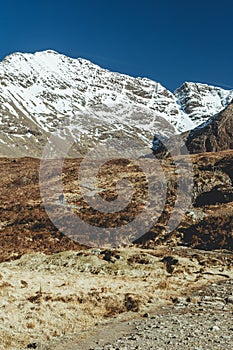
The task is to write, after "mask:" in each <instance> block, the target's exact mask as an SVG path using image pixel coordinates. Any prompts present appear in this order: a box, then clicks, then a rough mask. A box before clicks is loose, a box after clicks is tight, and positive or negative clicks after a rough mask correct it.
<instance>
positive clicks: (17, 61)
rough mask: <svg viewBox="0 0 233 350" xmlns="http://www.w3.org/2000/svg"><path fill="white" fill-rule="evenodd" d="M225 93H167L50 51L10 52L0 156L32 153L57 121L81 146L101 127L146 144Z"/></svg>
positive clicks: (185, 89) (203, 114)
mask: <svg viewBox="0 0 233 350" xmlns="http://www.w3.org/2000/svg"><path fill="white" fill-rule="evenodd" d="M232 96H233V92H232V91H227V90H224V89H221V88H216V87H209V86H207V85H203V84H194V83H185V84H183V85H182V86H181V87H180V88H179V89H177V90H176V92H175V94H173V93H171V92H170V91H168V90H167V89H166V88H165V87H163V86H162V85H161V84H160V83H158V82H155V81H152V80H149V79H146V78H132V77H130V76H127V75H123V74H119V73H113V72H110V71H108V70H105V69H102V68H100V67H99V66H97V65H95V64H93V63H91V62H89V61H87V60H84V59H72V58H69V57H66V56H65V55H61V54H58V53H57V52H54V51H44V52H37V53H35V54H23V53H15V54H12V55H10V56H8V57H6V58H5V59H4V60H3V61H2V62H1V63H0V156H4V155H5V156H23V155H29V156H40V155H41V153H42V150H43V147H44V145H45V144H46V142H47V140H48V137H49V135H50V133H55V132H56V133H57V132H58V131H57V128H62V127H64V125H65V126H66V130H68V131H69V132H71V133H72V134H73V136H74V138H75V141H76V150H78V151H79V152H81V153H85V152H86V150H87V148H88V147H94V146H95V145H96V144H97V143H104V142H105V140H106V139H107V138H108V137H109V135H110V136H113V135H115V136H116V137H118V138H119V137H128V138H130V139H131V140H132V143H133V141H134V140H135V141H140V142H141V143H142V145H144V147H151V144H152V140H153V138H154V135H160V137H162V138H163V137H166V138H167V137H170V136H171V135H174V134H176V133H180V132H182V131H186V130H190V129H192V128H194V127H195V126H197V125H199V124H200V123H202V122H203V121H205V120H207V119H208V118H209V117H211V116H212V115H214V114H216V113H217V112H218V111H220V110H221V109H223V108H224V107H225V106H227V104H228V103H229V100H230V97H232ZM132 147H133V146H132Z"/></svg>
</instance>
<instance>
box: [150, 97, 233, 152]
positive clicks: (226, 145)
mask: <svg viewBox="0 0 233 350" xmlns="http://www.w3.org/2000/svg"><path fill="white" fill-rule="evenodd" d="M232 148H233V103H232V102H231V103H230V104H229V105H228V106H227V107H226V108H225V109H224V110H223V111H221V112H220V113H218V114H216V115H214V116H213V117H211V118H210V119H208V120H207V121H206V122H204V123H203V124H201V125H199V126H198V127H196V128H194V129H193V130H191V131H190V132H188V131H187V132H184V133H181V134H180V135H178V136H177V135H175V136H172V137H170V138H169V139H168V140H166V142H165V143H163V142H160V141H159V140H158V139H157V138H155V139H154V147H153V152H154V154H155V155H156V156H157V157H158V158H165V157H169V156H171V155H173V154H177V155H179V154H187V153H190V154H194V153H204V152H218V151H223V150H228V149H232Z"/></svg>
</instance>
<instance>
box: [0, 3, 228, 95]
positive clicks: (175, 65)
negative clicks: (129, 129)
mask: <svg viewBox="0 0 233 350" xmlns="http://www.w3.org/2000/svg"><path fill="white" fill-rule="evenodd" d="M0 33H1V34H0V59H2V58H3V57H5V56H6V55H8V54H10V53H12V52H15V51H23V52H35V51H39V50H43V49H54V50H56V51H58V52H61V53H64V54H66V55H69V56H71V57H84V58H87V59H90V60H91V61H93V62H95V63H97V64H99V65H101V66H102V67H105V68H108V69H111V70H114V71H118V72H123V73H127V74H130V75H133V76H142V77H144V76H145V77H149V78H151V79H154V80H156V81H160V82H161V83H162V84H163V85H164V86H166V87H167V88H169V89H170V90H174V89H175V88H176V87H178V86H179V85H180V84H181V83H182V82H184V81H200V82H207V83H210V84H214V85H220V86H223V87H225V88H233V1H232V0H221V1H216V0H213V1H210V0H202V1H200V0H195V1H187V0H186V1H183V0H173V1H170V0H167V1H166V0H161V1H160V0H158V1H156V0H144V1H142V0H141V1H138V0H124V1H123V0H65V1H59V0H57V1H51V0H47V1H46V0H40V1H39V0H36V1H35V0H31V1H29V0H21V1H20V0H1V1H0Z"/></svg>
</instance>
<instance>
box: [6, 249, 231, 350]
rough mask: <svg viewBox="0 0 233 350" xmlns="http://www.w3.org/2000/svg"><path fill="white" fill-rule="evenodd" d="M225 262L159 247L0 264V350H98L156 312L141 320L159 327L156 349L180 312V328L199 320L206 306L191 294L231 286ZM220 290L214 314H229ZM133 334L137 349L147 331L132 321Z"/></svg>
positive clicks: (217, 255)
mask: <svg viewBox="0 0 233 350" xmlns="http://www.w3.org/2000/svg"><path fill="white" fill-rule="evenodd" d="M232 262H233V257H232V254H229V253H227V252H224V251H221V252H205V253H203V252H202V251H198V250H195V249H194V250H192V249H190V248H173V249H170V248H168V247H165V246H164V247H158V248H157V249H154V250H144V249H143V250H141V249H138V248H134V247H131V248H128V249H126V248H122V249H119V250H99V251H98V250H93V249H92V250H84V251H83V250H81V251H80V252H74V251H70V252H62V253H57V254H54V255H49V256H48V255H44V254H41V253H33V254H28V255H24V256H22V257H21V258H20V259H17V260H14V261H10V262H2V263H1V264H0V268H1V276H0V278H1V279H0V303H1V305H0V306H1V307H0V321H1V326H0V339H1V343H0V349H1V350H16V349H17V350H21V349H25V348H32V347H33V346H34V347H35V348H38V349H41V350H42V349H43V350H50V349H54V348H56V349H58V350H59V349H60V350H63V349H77V347H78V346H81V348H85V346H89V344H90V342H92V343H93V339H95V343H94V345H95V346H96V347H98V346H99V345H101V339H104V340H105V341H106V340H107V339H109V341H112V339H115V338H116V336H119V334H120V333H122V334H124V333H127V332H128V331H129V330H130V329H133V327H134V326H135V324H134V321H135V320H137V319H139V318H140V317H141V316H143V315H145V314H151V315H152V314H154V311H155V310H158V311H157V312H158V315H157V316H156V318H154V319H151V318H149V317H148V320H149V319H150V322H152V324H153V322H157V323H156V324H158V323H159V321H160V323H161V329H160V330H159V329H157V328H156V329H157V331H158V332H160V333H161V334H160V339H161V341H162V338H161V337H162V335H163V334H164V333H165V332H166V330H167V328H166V327H168V326H167V325H168V324H169V323H170V326H171V322H170V321H169V317H173V316H171V315H173V314H174V315H177V316H174V317H177V318H178V320H179V312H181V313H182V315H184V318H183V320H182V321H180V322H181V326H182V325H184V324H185V322H186V321H185V320H187V322H188V320H189V319H188V317H189V316H188V315H189V313H190V312H193V313H194V314H195V313H198V312H199V313H203V315H204V313H205V312H204V311H203V310H204V309H203V310H202V311H201V308H202V307H203V308H204V306H205V307H207V306H208V301H209V299H208V297H207V298H206V295H205V294H203V295H204V298H203V297H202V294H200V295H199V294H198V293H199V292H198V293H197V294H196V295H193V293H194V292H195V291H197V290H200V289H202V288H203V287H204V286H208V285H209V284H210V283H218V282H219V281H228V280H229V281H230V279H232V278H233V269H232ZM227 283H228V282H226V285H227V286H228V287H227V288H228V289H227V292H226V293H225V295H223V296H221V295H220V299H219V298H215V299H216V300H215V301H216V302H215V304H214V305H215V306H214V310H215V309H216V310H217V309H218V307H219V310H220V311H221V310H222V308H223V307H225V308H226V310H228V309H227V308H228V307H230V306H231V304H230V302H231V298H232V297H231V287H232V285H230V284H229V285H228V284H227ZM212 290H214V289H212ZM195 293H196V292H195ZM200 293H202V292H200ZM218 296H219V295H217V297H218ZM226 298H228V301H226ZM200 303H201V304H200ZM163 306H164V307H165V306H166V307H168V309H163V308H162V307H163ZM164 310H167V311H166V312H165V311H164ZM169 310H172V311H171V313H170V314H169ZM163 311H164V312H165V314H164V315H165V316H164V318H163V316H162V314H161V312H163ZM221 312H222V313H223V311H221ZM160 314H161V316H159V315H160ZM169 315H170V316H169ZM203 317H204V316H203ZM174 319H175V318H174ZM127 320H128V322H130V323H129V324H127V322H126V321H127ZM131 320H133V321H131ZM165 320H167V321H165ZM203 320H204V318H203ZM122 322H124V323H122ZM146 322H147V321H146ZM163 322H165V323H164V324H163ZM190 322H191V321H190ZM203 323H204V321H203ZM228 323H229V320H228ZM216 325H218V323H216ZM178 326H179V324H178ZM106 327H107V328H106ZM108 327H110V329H111V331H107V329H109V328H108ZM138 327H139V329H138V330H136V333H140V332H141V333H142V341H144V340H143V339H144V338H143V337H144V335H143V334H144V333H145V334H146V332H147V329H146V328H145V330H143V329H144V327H146V324H145V325H144V323H143V322H142V323H140V321H139V324H138ZM179 327H180V326H179ZM182 327H183V326H182ZM219 327H220V326H219ZM151 329H153V327H152V328H151ZM168 329H169V328H168ZM100 332H102V333H101V334H100ZM133 332H134V331H133ZM163 332H164V333H163ZM171 332H172V328H171ZM174 332H175V331H174ZM176 332H177V330H176ZM197 332H199V329H197ZM147 333H148V332H147ZM109 334H110V335H111V338H108V336H109ZM133 334H134V333H133ZM169 334H170V333H169ZM210 334H211V332H210ZM218 334H219V333H218ZM151 336H153V334H151ZM112 337H113V338H112ZM135 337H136V339H138V341H139V337H138V336H136V334H135ZM157 337H158V339H159V335H158V336H157ZM133 340H134V341H135V339H132V340H130V339H129V343H130V344H131V342H132V341H133ZM147 340H148V339H146V338H145V341H146V342H147ZM171 340H172V341H174V339H173V338H172V337H171ZM97 341H98V342H100V344H97V343H96V342H97ZM125 341H126V345H127V344H128V343H127V342H128V340H126V339H125ZM134 341H133V343H134ZM140 341H141V340H140ZM155 344H156V343H155ZM127 346H128V345H127ZM135 346H136V345H135ZM145 346H146V345H145ZM90 347H91V346H89V348H90ZM118 347H119V346H118ZM89 348H88V349H89ZM120 348H121V347H120Z"/></svg>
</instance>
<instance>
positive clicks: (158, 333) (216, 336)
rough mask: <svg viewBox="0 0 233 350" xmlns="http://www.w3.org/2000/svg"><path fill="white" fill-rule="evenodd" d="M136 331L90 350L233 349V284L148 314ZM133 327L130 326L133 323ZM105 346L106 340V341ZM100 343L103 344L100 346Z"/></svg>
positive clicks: (135, 324) (135, 325)
mask: <svg viewBox="0 0 233 350" xmlns="http://www.w3.org/2000/svg"><path fill="white" fill-rule="evenodd" d="M144 317H146V319H145V320H137V321H134V322H132V323H133V328H134V329H133V330H132V331H131V332H130V333H129V334H127V335H125V336H121V337H119V338H118V339H116V340H115V341H114V342H113V343H110V342H107V344H105V345H104V346H102V345H101V341H99V340H98V339H97V340H96V344H94V341H92V342H91V344H90V347H89V349H90V350H91V349H93V350H117V349H122V350H124V349H127V350H131V349H132V350H134V349H135V350H136V349H143V350H144V349H145V350H149V349H155V350H158V349H160V350H167V349H174V350H179V349H182V350H183V349H184V350H187V349H193V350H207V349H208V350H209V349H214V350H215V349H229V350H230V349H232V344H233V280H232V279H230V280H227V281H225V282H222V283H213V284H211V285H210V286H209V287H207V288H204V289H202V290H200V291H198V292H196V293H194V294H193V295H192V296H188V297H186V298H177V299H175V300H174V305H173V306H172V307H162V309H161V310H158V311H157V313H153V314H151V315H150V314H147V313H146V314H145V315H144ZM129 323H130V322H129ZM102 342H103V340H102ZM99 343H100V344H99Z"/></svg>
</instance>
